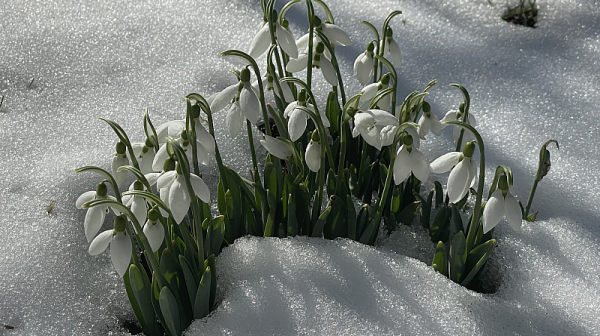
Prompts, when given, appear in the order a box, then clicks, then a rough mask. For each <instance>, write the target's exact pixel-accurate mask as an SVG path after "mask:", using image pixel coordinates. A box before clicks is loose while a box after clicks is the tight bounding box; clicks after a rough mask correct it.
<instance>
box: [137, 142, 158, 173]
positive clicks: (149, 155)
mask: <svg viewBox="0 0 600 336" xmlns="http://www.w3.org/2000/svg"><path fill="white" fill-rule="evenodd" d="M155 157H156V152H155V151H154V148H148V151H147V152H146V153H145V154H144V156H143V157H142V162H139V164H140V171H141V172H142V174H148V173H152V172H153V171H154V170H153V169H152V164H153V163H154V158H155Z"/></svg>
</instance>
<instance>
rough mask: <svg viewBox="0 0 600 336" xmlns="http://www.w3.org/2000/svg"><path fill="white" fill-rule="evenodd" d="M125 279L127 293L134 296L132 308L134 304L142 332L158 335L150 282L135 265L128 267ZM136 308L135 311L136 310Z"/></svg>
mask: <svg viewBox="0 0 600 336" xmlns="http://www.w3.org/2000/svg"><path fill="white" fill-rule="evenodd" d="M128 273H129V274H127V276H126V277H124V278H123V279H124V280H125V278H127V279H128V281H127V283H126V284H128V285H129V286H126V288H127V287H129V288H127V289H128V291H127V293H128V294H129V291H131V292H132V294H133V295H134V299H135V300H131V297H130V300H129V301H130V302H131V304H132V307H133V306H134V303H135V308H134V313H135V315H136V317H137V319H138V321H139V322H140V325H141V326H142V330H144V333H145V334H146V335H158V325H157V323H156V315H155V313H154V307H153V306H152V298H151V296H152V289H151V287H150V281H149V280H148V277H147V275H146V273H145V272H143V273H142V272H140V270H139V269H138V268H137V267H136V266H135V265H133V264H132V265H130V266H129V270H128ZM136 308H137V309H136Z"/></svg>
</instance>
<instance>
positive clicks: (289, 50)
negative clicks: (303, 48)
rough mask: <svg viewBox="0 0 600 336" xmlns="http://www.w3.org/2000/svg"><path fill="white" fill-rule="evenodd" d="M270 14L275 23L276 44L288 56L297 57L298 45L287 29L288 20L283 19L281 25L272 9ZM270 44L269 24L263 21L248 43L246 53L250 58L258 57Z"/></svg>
mask: <svg viewBox="0 0 600 336" xmlns="http://www.w3.org/2000/svg"><path fill="white" fill-rule="evenodd" d="M272 15H273V17H274V19H273V23H274V25H275V40H276V42H277V44H278V45H279V46H280V47H281V49H283V51H284V52H285V53H286V54H288V56H290V57H291V58H298V47H297V45H296V40H295V39H294V35H292V33H291V32H290V31H289V29H288V21H287V20H284V21H283V25H281V24H279V21H278V20H277V12H275V11H273V13H272ZM270 45H271V33H270V31H269V24H268V22H266V21H263V22H261V24H260V25H259V27H258V32H257V33H256V35H255V36H254V39H253V40H252V43H250V50H249V51H248V55H250V56H252V58H258V57H259V56H260V55H262V54H264V53H265V51H267V49H269V46H270Z"/></svg>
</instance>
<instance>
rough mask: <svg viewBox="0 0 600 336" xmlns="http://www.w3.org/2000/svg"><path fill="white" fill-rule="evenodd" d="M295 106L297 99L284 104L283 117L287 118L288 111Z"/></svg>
mask: <svg viewBox="0 0 600 336" xmlns="http://www.w3.org/2000/svg"><path fill="white" fill-rule="evenodd" d="M296 106H298V102H297V101H293V102H291V103H289V104H288V106H286V108H285V110H283V117H284V118H288V117H289V116H290V113H291V112H292V111H294V110H295V109H296Z"/></svg>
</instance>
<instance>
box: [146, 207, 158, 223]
mask: <svg viewBox="0 0 600 336" xmlns="http://www.w3.org/2000/svg"><path fill="white" fill-rule="evenodd" d="M158 215H159V212H158V210H157V209H156V207H154V208H152V209H150V211H148V219H149V220H150V221H151V222H156V221H157V220H158Z"/></svg>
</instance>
